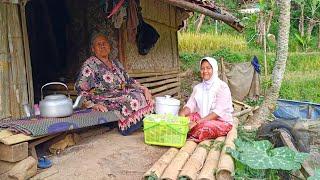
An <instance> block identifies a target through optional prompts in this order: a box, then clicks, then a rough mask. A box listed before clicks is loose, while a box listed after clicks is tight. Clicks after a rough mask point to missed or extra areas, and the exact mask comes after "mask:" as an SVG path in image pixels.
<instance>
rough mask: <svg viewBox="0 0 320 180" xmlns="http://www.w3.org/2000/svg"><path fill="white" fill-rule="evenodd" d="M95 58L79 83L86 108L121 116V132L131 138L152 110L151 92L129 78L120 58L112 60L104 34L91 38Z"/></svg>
mask: <svg viewBox="0 0 320 180" xmlns="http://www.w3.org/2000/svg"><path fill="white" fill-rule="evenodd" d="M91 50H92V52H93V54H94V55H93V56H91V57H90V58H89V59H87V60H86V61H85V62H84V63H83V66H82V69H81V71H80V74H79V76H78V79H77V82H76V85H75V87H76V90H77V91H78V94H79V95H83V96H84V97H85V99H86V100H85V102H84V105H85V106H86V108H93V109H94V110H96V111H101V112H107V111H114V112H115V113H116V115H117V116H118V117H119V121H118V126H119V131H120V132H121V133H122V134H123V135H128V134H130V133H131V132H133V131H134V130H136V129H138V128H140V127H141V125H142V118H143V116H144V115H145V114H148V113H150V112H152V111H153V102H152V96H151V93H150V91H149V90H148V89H147V88H146V87H143V86H141V85H140V84H139V83H138V82H137V81H135V80H134V79H132V78H130V77H129V75H128V73H127V72H126V71H125V70H124V68H123V66H122V65H121V63H120V62H119V61H118V60H117V59H110V58H109V53H110V51H111V47H110V44H109V42H108V39H107V37H106V36H105V35H103V34H97V35H95V36H94V37H93V38H92V41H91Z"/></svg>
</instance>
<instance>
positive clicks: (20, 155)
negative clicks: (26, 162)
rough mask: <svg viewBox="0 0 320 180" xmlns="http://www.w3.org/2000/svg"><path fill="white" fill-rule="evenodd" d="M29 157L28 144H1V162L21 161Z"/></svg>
mask: <svg viewBox="0 0 320 180" xmlns="http://www.w3.org/2000/svg"><path fill="white" fill-rule="evenodd" d="M27 157H28V143H27V142H24V143H20V144H15V145H11V146H10V145H5V144H0V160H3V161H8V162H17V161H21V160H23V159H25V158H27Z"/></svg>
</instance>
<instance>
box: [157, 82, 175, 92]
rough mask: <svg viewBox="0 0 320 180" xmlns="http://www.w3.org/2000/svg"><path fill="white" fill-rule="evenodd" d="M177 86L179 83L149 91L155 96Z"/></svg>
mask: <svg viewBox="0 0 320 180" xmlns="http://www.w3.org/2000/svg"><path fill="white" fill-rule="evenodd" d="M177 86H180V82H176V83H171V84H167V85H164V86H161V87H158V88H155V89H151V93H152V94H155V93H157V92H161V91H164V90H167V89H171V88H173V87H177Z"/></svg>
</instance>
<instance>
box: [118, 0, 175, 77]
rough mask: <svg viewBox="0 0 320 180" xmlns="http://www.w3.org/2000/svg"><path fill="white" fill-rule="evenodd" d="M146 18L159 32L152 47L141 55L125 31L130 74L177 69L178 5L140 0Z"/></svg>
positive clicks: (126, 54)
mask: <svg viewBox="0 0 320 180" xmlns="http://www.w3.org/2000/svg"><path fill="white" fill-rule="evenodd" d="M140 3H141V7H142V14H143V17H144V20H145V21H146V22H147V23H149V24H150V25H152V26H153V27H154V28H155V29H156V30H157V31H158V33H159V34H160V38H159V40H158V42H157V43H156V45H155V46H154V47H153V48H152V49H151V51H150V52H149V53H148V54H147V55H145V56H142V55H139V53H138V49H137V46H136V44H132V43H130V42H127V41H126V32H124V33H123V35H124V36H123V37H124V46H125V47H124V48H125V57H124V65H125V67H126V68H127V70H128V71H129V73H131V74H137V73H146V72H168V71H173V70H178V69H179V67H178V49H177V48H178V47H177V29H178V28H177V23H176V8H175V7H173V6H171V5H169V4H166V3H163V2H162V1H159V0H141V1H140Z"/></svg>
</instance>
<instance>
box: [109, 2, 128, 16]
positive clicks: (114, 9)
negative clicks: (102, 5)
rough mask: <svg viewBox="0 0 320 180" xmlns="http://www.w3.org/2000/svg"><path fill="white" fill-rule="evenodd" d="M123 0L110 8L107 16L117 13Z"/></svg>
mask: <svg viewBox="0 0 320 180" xmlns="http://www.w3.org/2000/svg"><path fill="white" fill-rule="evenodd" d="M124 1H125V0H120V1H119V2H118V3H117V4H116V6H115V7H114V8H113V9H112V10H111V13H110V14H109V15H108V18H110V17H111V16H113V15H114V14H115V13H117V12H118V11H119V9H120V8H121V6H122V5H123V3H124Z"/></svg>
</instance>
